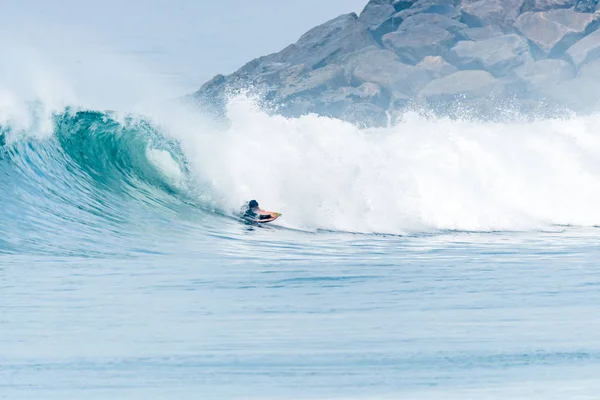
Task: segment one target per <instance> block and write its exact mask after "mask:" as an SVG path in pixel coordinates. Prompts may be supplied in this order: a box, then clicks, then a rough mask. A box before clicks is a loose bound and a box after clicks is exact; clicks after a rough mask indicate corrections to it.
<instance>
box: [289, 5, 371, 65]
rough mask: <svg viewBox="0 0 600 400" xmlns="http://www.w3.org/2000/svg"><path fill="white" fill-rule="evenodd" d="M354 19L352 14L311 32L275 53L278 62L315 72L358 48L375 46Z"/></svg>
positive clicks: (364, 27)
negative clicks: (316, 69) (301, 66)
mask: <svg viewBox="0 0 600 400" xmlns="http://www.w3.org/2000/svg"><path fill="white" fill-rule="evenodd" d="M357 18H358V17H357V16H356V14H354V13H353V14H346V15H342V16H340V17H338V18H335V19H333V20H331V21H329V22H326V23H325V24H323V25H320V26H318V27H316V28H313V29H311V30H310V31H308V32H307V33H305V34H304V35H302V37H301V38H300V39H299V40H298V41H297V42H296V43H295V44H294V45H292V46H288V47H287V48H286V49H284V50H283V51H282V52H281V53H278V57H277V58H278V61H281V62H285V63H288V64H291V65H296V64H306V65H307V66H308V67H310V68H313V69H315V68H319V67H321V66H323V65H327V64H329V63H331V62H334V61H336V60H338V59H339V58H340V57H341V56H343V55H345V54H348V53H350V52H353V51H356V50H359V49H361V48H364V47H369V46H379V45H378V43H377V42H376V41H375V40H374V39H373V37H372V36H371V35H370V34H369V32H368V30H367V28H366V26H365V25H364V24H363V23H361V22H359V21H358V20H357Z"/></svg>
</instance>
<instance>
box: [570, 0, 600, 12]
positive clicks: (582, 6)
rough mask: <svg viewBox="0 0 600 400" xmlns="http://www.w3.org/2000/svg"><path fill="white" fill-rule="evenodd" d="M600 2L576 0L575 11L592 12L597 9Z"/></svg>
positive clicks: (599, 6)
mask: <svg viewBox="0 0 600 400" xmlns="http://www.w3.org/2000/svg"><path fill="white" fill-rule="evenodd" d="M599 8H600V4H599V3H598V0H578V1H577V4H575V11H579V12H586V13H593V12H594V11H598V9H599Z"/></svg>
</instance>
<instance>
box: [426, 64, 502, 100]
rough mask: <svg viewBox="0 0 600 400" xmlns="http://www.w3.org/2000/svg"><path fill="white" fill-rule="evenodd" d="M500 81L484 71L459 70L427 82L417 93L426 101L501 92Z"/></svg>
mask: <svg viewBox="0 0 600 400" xmlns="http://www.w3.org/2000/svg"><path fill="white" fill-rule="evenodd" d="M502 90H503V86H502V83H501V82H500V81H499V80H498V79H496V78H494V77H493V76H492V75H491V74H490V73H488V72H486V71H459V72H455V73H454V74H451V75H448V76H445V77H443V78H440V79H436V80H434V81H431V82H429V83H428V84H427V85H426V86H425V87H424V88H423V90H421V92H420V93H419V97H420V98H421V99H424V100H426V101H427V102H428V103H439V102H448V101H453V100H455V99H457V98H463V99H468V98H475V97H482V96H483V97H486V96H490V95H494V94H501V92H502Z"/></svg>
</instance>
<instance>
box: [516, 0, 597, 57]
mask: <svg viewBox="0 0 600 400" xmlns="http://www.w3.org/2000/svg"><path fill="white" fill-rule="evenodd" d="M596 22H597V20H596V18H595V16H594V15H593V14H585V13H578V12H575V11H573V10H564V9H560V10H550V11H542V12H535V13H533V12H526V13H524V14H521V15H520V16H519V18H518V19H517V22H516V23H515V27H516V28H517V30H518V31H519V32H520V33H521V34H522V35H523V36H525V37H526V38H527V39H528V40H529V41H530V42H532V43H533V44H535V45H536V46H537V48H539V49H540V50H541V52H542V53H543V54H544V55H545V56H550V57H557V56H558V55H561V54H562V53H564V51H565V50H567V49H568V48H569V47H570V46H571V45H573V44H574V43H575V42H577V41H578V40H579V39H581V38H582V37H583V36H584V34H585V32H586V31H587V30H588V29H593V27H592V24H595V23H596Z"/></svg>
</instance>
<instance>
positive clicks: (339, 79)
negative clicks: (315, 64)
mask: <svg viewBox="0 0 600 400" xmlns="http://www.w3.org/2000/svg"><path fill="white" fill-rule="evenodd" d="M346 83H347V82H346V79H345V75H344V69H343V68H342V67H340V66H339V65H327V66H325V67H323V68H320V69H317V70H314V71H310V72H308V73H306V74H301V75H298V76H295V77H293V78H292V79H290V80H289V81H287V82H283V86H282V87H281V88H280V89H279V90H278V97H279V98H280V99H281V100H282V101H289V100H290V99H292V98H294V97H297V96H300V95H315V94H317V93H319V92H324V91H325V90H327V89H332V88H333V89H336V88H338V87H340V86H343V85H345V84H346Z"/></svg>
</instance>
